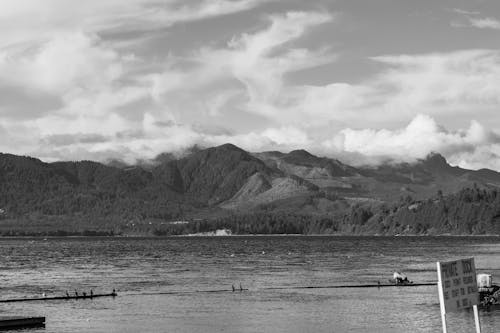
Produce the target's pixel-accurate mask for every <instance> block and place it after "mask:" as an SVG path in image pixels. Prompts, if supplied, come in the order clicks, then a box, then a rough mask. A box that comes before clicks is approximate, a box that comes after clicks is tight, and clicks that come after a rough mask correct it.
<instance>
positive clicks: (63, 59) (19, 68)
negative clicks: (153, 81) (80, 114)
mask: <svg viewBox="0 0 500 333" xmlns="http://www.w3.org/2000/svg"><path fill="white" fill-rule="evenodd" d="M123 61H125V60H124V59H123V58H120V56H119V55H118V54H117V53H116V52H115V51H113V50H112V49H109V48H107V47H106V46H104V45H102V44H100V41H99V38H98V37H97V36H95V35H89V34H85V33H83V32H75V33H63V34H60V35H57V36H54V38H52V39H50V40H48V41H46V42H44V43H41V44H39V45H36V46H34V47H33V46H31V47H29V48H24V47H18V48H10V49H7V50H3V51H0V80H3V81H4V82H8V83H10V84H12V85H17V86H20V87H23V88H30V87H31V88H32V89H36V90H39V91H46V92H48V93H53V94H55V95H61V94H64V93H66V92H68V90H76V89H78V90H100V89H102V87H103V86H106V85H108V84H109V83H110V82H112V81H113V80H116V79H117V78H119V77H120V76H121V74H122V72H123Z"/></svg>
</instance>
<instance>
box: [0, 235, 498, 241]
mask: <svg viewBox="0 0 500 333" xmlns="http://www.w3.org/2000/svg"><path fill="white" fill-rule="evenodd" d="M240 237H241V238H243V237H332V238H335V237H339V238H340V237H345V238H349V237H356V238H378V237H380V238H441V237H442V238H468V237H470V238H500V234H487V235H467V234H464V235H450V234H440V235H380V234H379V235H376V234H374V235H368V234H311V235H304V234H232V235H204V234H189V235H165V236H155V235H113V236H98V235H96V236H83V235H70V236H38V235H33V236H29V235H27V236H0V240H1V239H37V240H48V239H61V238H100V239H107V238H117V239H119V238H138V239H139V238H158V239H161V238H240Z"/></svg>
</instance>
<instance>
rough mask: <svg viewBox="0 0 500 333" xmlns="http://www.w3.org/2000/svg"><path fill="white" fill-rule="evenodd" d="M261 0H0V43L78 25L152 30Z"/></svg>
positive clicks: (44, 35) (89, 30)
mask: <svg viewBox="0 0 500 333" xmlns="http://www.w3.org/2000/svg"><path fill="white" fill-rule="evenodd" d="M264 1H265V0H234V1H231V0H200V1H191V2H190V3H189V4H186V1H181V0H163V1H161V2H158V1H154V0H127V1H123V0H86V1H77V2H75V1H66V0H44V1H30V0H17V1H2V2H0V31H2V40H1V41H0V48H1V47H3V46H7V45H12V44H17V43H23V44H24V43H26V42H30V43H31V42H33V41H39V40H42V39H45V38H50V36H52V35H53V34H58V33H61V32H66V31H72V30H81V31H85V32H87V33H96V32H100V31H103V30H107V31H111V30H115V31H120V32H124V31H130V30H151V29H159V28H165V27H169V26H172V25H174V24H176V23H179V22H189V21H196V20H201V19H206V18H211V17H217V16H221V15H227V14H231V13H236V12H239V11H244V10H248V9H250V8H253V7H256V6H258V5H259V4H260V3H262V2H264Z"/></svg>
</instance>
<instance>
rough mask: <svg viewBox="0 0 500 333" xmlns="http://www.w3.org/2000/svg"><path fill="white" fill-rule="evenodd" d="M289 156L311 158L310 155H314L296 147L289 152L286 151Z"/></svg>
mask: <svg viewBox="0 0 500 333" xmlns="http://www.w3.org/2000/svg"><path fill="white" fill-rule="evenodd" d="M288 155H289V156H293V157H300V158H311V157H316V156H314V155H313V154H311V153H310V152H308V151H307V150H304V149H297V150H292V151H291V152H289V153H288Z"/></svg>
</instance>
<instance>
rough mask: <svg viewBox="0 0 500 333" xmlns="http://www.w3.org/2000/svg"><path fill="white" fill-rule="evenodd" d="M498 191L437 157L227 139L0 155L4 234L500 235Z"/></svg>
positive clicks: (488, 179)
mask: <svg viewBox="0 0 500 333" xmlns="http://www.w3.org/2000/svg"><path fill="white" fill-rule="evenodd" d="M499 187H500V173H498V172H496V171H493V170H488V169H481V170H467V169H462V168H459V167H453V166H450V165H449V164H448V163H447V161H446V159H445V158H444V157H443V156H441V155H439V154H437V153H433V154H430V155H429V156H428V157H427V158H425V159H422V160H419V161H416V162H415V163H387V164H383V165H379V166H365V167H354V166H350V165H347V164H344V163H342V162H341V161H339V160H337V159H333V158H328V157H318V156H315V155H312V154H310V153H309V152H307V151H305V150H294V151H291V152H289V153H282V152H278V151H269V152H261V153H250V152H247V151H245V150H243V149H241V148H239V147H236V146H234V145H232V144H224V145H221V146H218V147H212V148H208V149H199V148H197V149H192V150H190V151H189V152H188V153H186V154H185V155H184V156H183V157H181V158H175V157H174V156H173V155H171V154H162V155H160V156H158V157H157V158H156V159H155V160H154V161H153V163H138V164H137V165H126V164H125V163H121V162H117V161H113V162H112V163H109V164H102V163H97V162H92V161H79V162H55V163H44V162H42V161H40V160H38V159H35V158H31V157H24V156H16V155H11V154H0V234H3V235H23V234H52V233H56V234H61V235H64V234H75V233H76V234H78V233H84V232H87V233H109V234H151V233H155V234H178V233H188V232H192V231H200V230H201V231H202V229H203V230H208V229H210V228H215V227H224V228H228V229H231V230H240V232H241V230H243V231H244V232H253V233H255V232H265V231H266V230H267V231H268V232H273V233H275V232H277V233H280V232H281V231H283V230H285V231H287V232H289V231H290V230H292V231H295V232H297V231H298V232H300V233H342V234H359V233H362V234H446V233H452V234H485V233H487V234H499V233H500V228H499V222H497V220H498V219H499V217H498V216H500V203H499V202H497V201H498V200H497V197H498V198H499V200H500V195H497V191H498V188H499ZM263 221H266V222H263ZM261 226H262V228H264V229H262V228H261ZM280 228H282V229H280ZM263 230H264V231H263Z"/></svg>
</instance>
